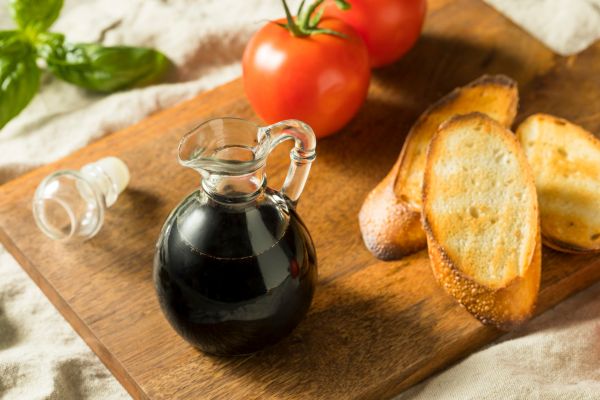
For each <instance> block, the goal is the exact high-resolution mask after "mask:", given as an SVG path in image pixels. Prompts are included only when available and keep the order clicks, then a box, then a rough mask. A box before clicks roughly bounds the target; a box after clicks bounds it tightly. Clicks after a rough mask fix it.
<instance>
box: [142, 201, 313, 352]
mask: <svg viewBox="0 0 600 400" xmlns="http://www.w3.org/2000/svg"><path fill="white" fill-rule="evenodd" d="M175 214H176V217H175V218H169V221H170V222H167V225H165V227H163V235H162V236H161V241H160V242H159V243H158V246H157V252H156V255H155V261H154V263H155V265H154V282H155V288H156V291H157V294H158V299H159V302H160V305H161V308H162V310H163V312H164V313H165V315H166V317H167V319H168V320H169V322H170V323H171V325H172V326H173V328H174V329H175V330H176V331H177V332H178V333H179V334H180V335H181V336H183V337H184V338H185V339H186V340H187V341H188V342H190V343H191V344H193V345H195V346H197V347H198V348H200V349H201V350H203V351H205V352H207V353H211V354H217V355H235V354H248V353H252V352H255V351H257V350H260V349H261V348H263V347H266V346H268V345H271V344H273V343H275V342H277V341H278V340H280V339H281V338H283V337H284V336H286V335H287V334H289V333H290V332H291V331H292V330H293V329H294V327H295V326H296V325H297V324H298V323H299V322H300V320H301V319H302V318H303V317H304V315H305V314H306V312H307V310H308V308H309V306H310V303H311V301H312V296H313V292H314V287H315V285H316V280H317V267H316V259H315V252H314V248H313V245H312V240H311V239H310V236H309V234H308V231H307V229H306V227H305V226H304V224H303V223H302V221H301V220H300V219H299V217H298V216H297V214H296V212H295V211H294V209H293V207H291V206H290V207H287V206H285V207H281V204H279V205H278V206H277V207H276V206H274V205H273V204H272V202H271V201H267V202H263V203H262V204H261V205H259V206H257V207H248V208H246V209H244V208H243V207H241V208H240V207H237V206H234V207H223V206H215V204H214V201H212V200H210V199H208V200H207V199H204V200H201V199H199V195H198V194H192V195H191V196H190V197H188V199H186V200H185V201H184V202H183V203H182V204H181V205H180V206H179V207H178V209H177V210H175Z"/></svg>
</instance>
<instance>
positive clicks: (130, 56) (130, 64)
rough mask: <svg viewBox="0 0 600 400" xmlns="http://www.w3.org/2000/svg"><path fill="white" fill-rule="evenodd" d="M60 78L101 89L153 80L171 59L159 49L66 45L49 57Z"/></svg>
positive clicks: (108, 89)
mask: <svg viewBox="0 0 600 400" xmlns="http://www.w3.org/2000/svg"><path fill="white" fill-rule="evenodd" d="M46 62H47V63H48V68H49V69H50V70H51V71H52V72H53V73H54V75H56V76H57V77H59V78H60V79H63V80H65V81H67V82H70V83H73V84H75V85H77V86H81V87H83V88H86V89H90V90H94V91H98V92H112V91H115V90H120V89H126V88H130V87H133V86H142V85H146V84H150V83H153V82H155V81H157V80H158V79H159V78H161V77H162V76H163V75H164V73H165V72H166V71H167V69H168V67H169V65H170V62H169V59H168V58H167V57H166V56H165V55H164V54H162V53H161V52H159V51H156V50H153V49H149V48H142V47H128V46H115V47H103V46H101V45H98V44H85V43H84V44H68V43H67V44H63V45H62V46H59V47H55V48H54V49H53V51H52V53H51V54H50V55H48V56H47V57H46Z"/></svg>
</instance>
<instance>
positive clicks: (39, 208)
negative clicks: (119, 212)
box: [33, 157, 129, 241]
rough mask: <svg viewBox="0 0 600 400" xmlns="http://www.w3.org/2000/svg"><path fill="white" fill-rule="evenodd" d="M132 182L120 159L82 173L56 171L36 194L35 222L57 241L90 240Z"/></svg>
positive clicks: (106, 160) (94, 165)
mask: <svg viewBox="0 0 600 400" xmlns="http://www.w3.org/2000/svg"><path fill="white" fill-rule="evenodd" d="M128 183H129V169H128V168H127V165H125V163H124V162H123V161H121V160H120V159H118V158H116V157H106V158H102V159H100V160H98V161H96V162H93V163H90V164H86V165H84V166H83V168H81V169H80V170H79V171H75V170H61V171H56V172H54V173H52V174H50V175H48V176H47V177H46V178H44V180H43V181H42V182H41V183H40V185H39V186H38V188H37V190H36V191H35V194H34V197H33V216H34V218H35V222H36V224H37V226H38V227H39V228H40V230H41V231H42V232H43V233H44V234H45V235H46V236H48V237H49V238H51V239H54V240H63V241H67V240H86V239H90V238H91V237H93V236H94V235H96V233H98V231H99V230H100V228H101V227H102V223H103V222H104V212H105V210H106V208H108V207H110V206H111V205H113V204H114V203H115V201H116V200H117V197H118V196H119V194H120V193H121V192H122V191H123V190H125V187H126V186H127V184H128Z"/></svg>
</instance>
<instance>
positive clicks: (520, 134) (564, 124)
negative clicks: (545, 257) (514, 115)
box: [517, 113, 600, 254]
mask: <svg viewBox="0 0 600 400" xmlns="http://www.w3.org/2000/svg"><path fill="white" fill-rule="evenodd" d="M543 124H546V127H551V126H552V125H556V126H559V127H560V130H561V134H562V135H564V136H567V135H569V136H570V137H573V138H575V137H577V138H578V139H582V140H584V141H585V142H586V143H587V144H588V145H589V147H590V148H594V149H596V150H597V152H598V154H600V140H599V139H598V138H597V137H595V136H594V135H593V134H592V133H590V132H588V131H586V130H585V129H583V128H582V127H580V126H578V125H575V124H573V123H571V122H569V121H567V120H565V119H563V118H559V117H556V116H553V115H549V114H543V113H538V114H533V115H530V116H529V117H528V118H527V119H525V120H524V121H523V122H522V123H521V124H520V125H519V127H518V129H517V138H518V139H519V140H520V142H521V144H522V145H523V146H525V145H526V143H524V142H527V141H529V140H530V139H528V138H527V137H526V135H527V131H528V129H533V128H530V126H540V125H543ZM540 129H542V128H540ZM569 143H572V141H571V142H569ZM557 146H558V145H557ZM567 146H568V145H567ZM528 161H529V163H530V164H531V166H532V169H533V170H535V169H536V166H535V165H534V164H532V163H533V162H534V161H533V160H528ZM598 163H600V157H599V159H598ZM557 169H558V168H557ZM598 179H600V177H598ZM560 181H561V180H560V179H556V181H555V184H556V183H557V182H560ZM536 186H539V184H538V183H536ZM538 190H539V187H538ZM565 190H567V189H565ZM544 200H545V199H544V197H543V196H541V197H540V198H539V201H540V205H541V206H543V203H544ZM598 204H599V208H598V210H599V212H600V195H598ZM553 218H554V219H558V218H560V216H556V215H555V216H553ZM553 222H556V221H553ZM541 227H542V240H543V243H544V244H545V245H546V246H548V247H550V248H552V249H554V250H557V251H560V252H563V253H572V254H590V253H600V242H599V243H598V244H597V246H584V245H581V244H578V243H576V242H577V239H576V238H575V237H573V236H568V235H564V234H563V235H561V234H560V232H557V231H556V230H555V229H553V228H552V227H551V226H549V225H548V224H546V223H545V220H544V219H542V221H541Z"/></svg>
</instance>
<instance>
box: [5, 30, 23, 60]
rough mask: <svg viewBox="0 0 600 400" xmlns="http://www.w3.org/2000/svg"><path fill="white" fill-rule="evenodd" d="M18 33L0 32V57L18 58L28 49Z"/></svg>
mask: <svg viewBox="0 0 600 400" xmlns="http://www.w3.org/2000/svg"><path fill="white" fill-rule="evenodd" d="M23 42H24V40H23V35H22V34H21V32H19V31H0V56H9V55H10V56H13V57H19V54H21V53H23V52H26V51H27V49H28V47H27V44H26V43H23Z"/></svg>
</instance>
